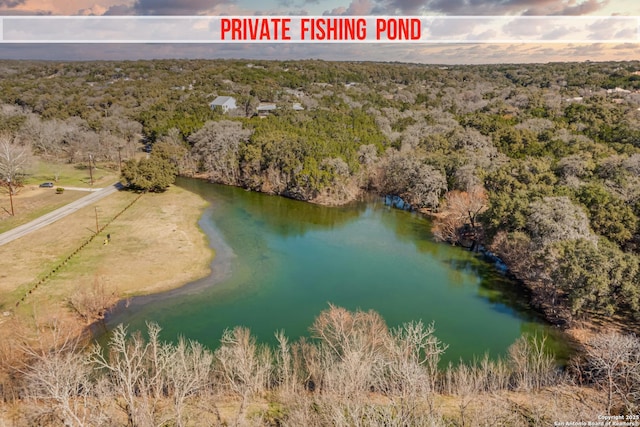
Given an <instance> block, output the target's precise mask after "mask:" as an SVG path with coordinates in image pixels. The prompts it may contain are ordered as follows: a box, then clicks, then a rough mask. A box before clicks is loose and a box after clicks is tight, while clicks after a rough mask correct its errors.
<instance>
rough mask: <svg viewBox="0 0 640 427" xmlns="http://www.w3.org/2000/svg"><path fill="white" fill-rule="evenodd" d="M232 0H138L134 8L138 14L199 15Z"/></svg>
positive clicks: (232, 2) (230, 2) (231, 2)
mask: <svg viewBox="0 0 640 427" xmlns="http://www.w3.org/2000/svg"><path fill="white" fill-rule="evenodd" d="M234 3H235V2H234V1H232V0H136V1H135V3H134V5H133V10H134V12H135V13H136V14H138V15H198V14H201V13H204V12H207V11H209V10H211V9H213V8H216V7H218V6H220V5H227V4H234Z"/></svg>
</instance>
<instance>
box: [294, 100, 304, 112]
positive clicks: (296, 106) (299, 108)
mask: <svg viewBox="0 0 640 427" xmlns="http://www.w3.org/2000/svg"><path fill="white" fill-rule="evenodd" d="M292 108H293V111H303V110H304V107H303V106H302V104H300V103H299V102H294V103H293V107H292Z"/></svg>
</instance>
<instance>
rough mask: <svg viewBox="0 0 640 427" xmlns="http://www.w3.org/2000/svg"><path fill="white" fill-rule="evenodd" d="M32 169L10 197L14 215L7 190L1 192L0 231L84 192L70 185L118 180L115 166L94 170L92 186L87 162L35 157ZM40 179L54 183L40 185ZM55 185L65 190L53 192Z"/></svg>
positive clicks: (51, 209) (16, 225) (54, 208)
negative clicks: (81, 163)
mask: <svg viewBox="0 0 640 427" xmlns="http://www.w3.org/2000/svg"><path fill="white" fill-rule="evenodd" d="M32 170H33V173H32V174H30V175H29V176H28V177H27V179H26V182H25V185H24V187H23V188H22V189H20V191H19V192H18V194H16V195H14V196H13V210H14V213H15V215H14V216H11V203H10V202H11V201H10V199H9V194H8V192H7V191H6V189H3V190H5V191H2V192H0V233H4V232H5V231H8V230H11V229H13V228H15V227H18V226H20V225H22V224H26V223H27V222H29V221H32V220H34V219H36V218H38V217H40V216H42V215H44V214H47V213H49V212H51V211H54V210H56V209H58V208H60V207H62V206H64V205H66V204H69V203H71V202H73V201H74V200H77V199H79V198H81V197H83V196H86V195H87V193H86V192H83V191H74V190H70V189H69V188H72V187H76V188H101V187H106V186H108V185H111V184H113V183H114V182H116V181H117V180H118V171H117V169H115V170H114V169H110V168H105V167H98V168H94V169H93V178H94V181H93V185H91V180H90V175H89V168H88V167H87V166H86V165H73V164H67V163H51V162H45V161H42V160H36V161H35V162H34V165H33V168H32ZM56 178H57V180H56ZM43 182H53V183H54V187H53V188H40V187H39V185H40V184H41V183H43ZM58 187H61V188H64V189H65V191H64V193H62V194H56V188H58Z"/></svg>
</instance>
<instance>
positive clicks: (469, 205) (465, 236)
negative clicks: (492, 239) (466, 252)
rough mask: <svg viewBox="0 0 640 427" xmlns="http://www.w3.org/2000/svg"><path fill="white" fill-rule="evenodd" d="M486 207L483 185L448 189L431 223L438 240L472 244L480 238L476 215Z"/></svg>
mask: <svg viewBox="0 0 640 427" xmlns="http://www.w3.org/2000/svg"><path fill="white" fill-rule="evenodd" d="M486 207H487V195H486V192H485V190H484V188H483V187H481V186H476V187H473V188H471V189H470V190H469V191H468V192H467V191H457V190H455V191H450V192H448V193H447V194H446V195H445V203H444V207H443V208H442V209H441V211H440V213H439V215H438V217H437V218H436V220H435V222H434V225H433V234H434V236H435V237H436V239H438V240H442V241H445V242H450V243H453V244H457V243H462V244H465V243H468V242H471V244H474V243H475V242H477V241H478V240H479V238H480V235H479V234H480V229H479V226H480V224H479V223H478V221H477V218H478V215H479V214H480V213H481V212H482V211H483V210H485V209H486Z"/></svg>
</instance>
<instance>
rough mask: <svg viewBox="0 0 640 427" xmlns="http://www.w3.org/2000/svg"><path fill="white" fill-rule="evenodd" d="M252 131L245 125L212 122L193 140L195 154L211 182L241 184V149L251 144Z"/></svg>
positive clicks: (198, 132)
mask: <svg viewBox="0 0 640 427" xmlns="http://www.w3.org/2000/svg"><path fill="white" fill-rule="evenodd" d="M250 135H251V130H249V129H244V128H243V127H242V123H240V122H233V121H229V120H221V121H216V122H214V121H209V122H207V123H205V125H204V127H203V128H202V129H200V130H199V131H197V132H196V133H194V134H192V135H191V136H189V142H190V143H191V144H193V154H194V155H195V156H196V158H198V159H199V162H200V164H201V165H202V170H203V171H204V172H206V173H208V174H209V175H210V177H211V179H212V180H213V181H215V182H219V183H222V184H237V183H238V179H239V178H240V168H239V159H238V149H239V145H240V143H241V142H243V141H247V140H248V139H249V136H250Z"/></svg>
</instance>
